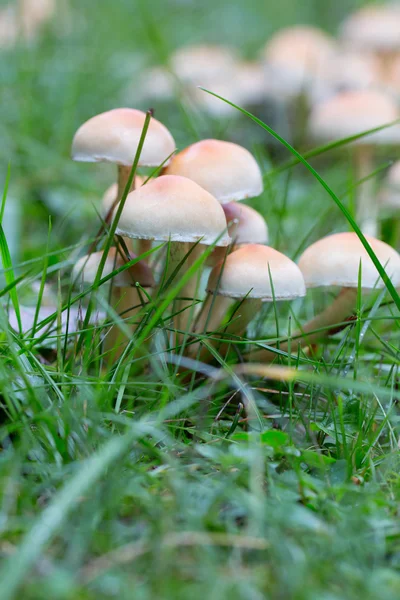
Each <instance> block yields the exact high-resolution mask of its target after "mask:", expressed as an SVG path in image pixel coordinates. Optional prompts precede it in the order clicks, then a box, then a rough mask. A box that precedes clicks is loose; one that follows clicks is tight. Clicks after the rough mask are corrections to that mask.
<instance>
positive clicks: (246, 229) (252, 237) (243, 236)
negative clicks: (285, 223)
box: [222, 202, 268, 244]
mask: <svg viewBox="0 0 400 600" xmlns="http://www.w3.org/2000/svg"><path fill="white" fill-rule="evenodd" d="M222 208H223V210H224V213H225V217H226V221H227V223H228V225H229V224H230V223H231V225H230V226H229V235H230V236H231V238H232V240H233V242H234V243H235V244H267V243H268V227H267V224H266V222H265V219H264V217H263V216H262V215H260V213H259V212H257V211H256V210H254V208H251V207H250V206H247V205H246V204H241V203H239V202H228V203H227V204H223V205H222Z"/></svg>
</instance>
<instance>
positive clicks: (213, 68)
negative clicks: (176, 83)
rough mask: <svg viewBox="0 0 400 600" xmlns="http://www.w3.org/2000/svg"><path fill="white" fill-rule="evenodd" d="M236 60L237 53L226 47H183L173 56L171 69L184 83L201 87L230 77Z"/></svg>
mask: <svg viewBox="0 0 400 600" xmlns="http://www.w3.org/2000/svg"><path fill="white" fill-rule="evenodd" d="M236 60H237V59H236V55H235V52H234V51H233V50H232V49H231V48H227V47H224V46H217V45H205V44H204V45H201V44H200V45H193V46H183V47H181V48H178V50H176V51H175V52H174V53H173V55H172V56H171V68H172V71H173V72H174V73H175V74H176V75H177V77H178V78H179V79H181V80H182V81H184V82H187V83H193V84H195V85H201V84H204V83H207V82H210V81H218V79H219V78H220V77H225V76H226V75H228V73H230V72H231V71H233V70H234V68H235V64H236Z"/></svg>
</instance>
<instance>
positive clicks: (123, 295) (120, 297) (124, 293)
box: [104, 286, 142, 364]
mask: <svg viewBox="0 0 400 600" xmlns="http://www.w3.org/2000/svg"><path fill="white" fill-rule="evenodd" d="M111 305H112V307H113V308H114V310H115V311H116V312H118V314H119V315H121V318H122V319H124V321H126V320H128V319H130V320H132V318H133V317H135V316H136V315H137V314H138V313H139V312H140V310H141V308H142V302H141V298H140V294H139V291H138V289H137V288H136V287H134V286H132V287H117V286H113V289H112V298H111ZM128 327H129V329H130V331H132V333H133V332H134V331H135V328H136V325H135V324H134V323H129V325H128ZM128 342H129V339H127V337H126V335H125V334H124V333H123V332H122V331H121V330H120V329H119V327H118V325H115V324H113V325H112V326H111V327H110V329H109V330H108V332H107V334H106V336H105V339H104V353H105V355H106V358H105V360H106V362H107V363H108V364H113V363H114V362H115V361H117V360H118V359H119V358H120V357H121V355H122V353H123V352H124V350H125V348H126V346H127V344H128Z"/></svg>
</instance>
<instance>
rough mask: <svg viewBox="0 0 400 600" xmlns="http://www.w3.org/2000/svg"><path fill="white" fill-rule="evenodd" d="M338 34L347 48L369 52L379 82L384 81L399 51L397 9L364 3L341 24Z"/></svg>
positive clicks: (399, 37)
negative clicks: (375, 63)
mask: <svg viewBox="0 0 400 600" xmlns="http://www.w3.org/2000/svg"><path fill="white" fill-rule="evenodd" d="M339 35H340V38H341V40H342V41H343V42H344V43H345V44H346V45H347V46H348V47H349V48H352V49H355V50H359V51H361V52H366V53H373V54H374V55H375V56H376V57H377V58H378V59H379V64H380V71H381V77H382V79H383V80H384V81H388V78H389V77H390V71H391V67H392V63H393V60H394V59H395V58H396V57H397V56H398V54H399V52H400V6H399V5H398V4H395V3H393V4H368V5H367V6H364V7H363V8H361V9H360V10H358V11H356V12H355V13H353V14H351V15H350V16H349V17H348V18H347V19H345V20H344V21H343V23H342V26H341V28H340V32H339Z"/></svg>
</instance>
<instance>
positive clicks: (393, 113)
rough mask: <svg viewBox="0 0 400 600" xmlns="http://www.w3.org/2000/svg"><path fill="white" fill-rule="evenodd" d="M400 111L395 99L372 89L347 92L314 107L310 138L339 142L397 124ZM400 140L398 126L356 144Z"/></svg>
mask: <svg viewBox="0 0 400 600" xmlns="http://www.w3.org/2000/svg"><path fill="white" fill-rule="evenodd" d="M399 116H400V115H399V111H398V109H397V106H396V103H395V101H394V100H392V98H391V97H390V96H388V95H386V94H384V93H383V92H378V91H373V90H358V91H348V92H342V93H340V94H337V95H336V96H334V97H333V98H330V99H329V100H326V101H325V102H322V103H321V104H318V105H316V106H315V107H314V109H313V110H312V112H311V115H310V120H309V129H310V133H311V135H312V136H313V137H314V138H316V139H321V140H336V139H337V140H338V139H341V138H346V137H351V136H353V135H357V134H359V133H363V132H365V131H369V130H370V129H375V128H377V127H381V126H382V125H387V124H389V123H392V122H394V121H396V120H397V119H398V118H399ZM396 141H397V143H398V142H399V141H400V126H399V125H398V124H396V125H393V126H391V127H387V128H386V129H382V130H381V131H378V132H376V133H373V134H371V135H367V136H364V137H361V138H359V139H358V140H356V141H355V142H354V143H356V144H364V145H371V144H391V143H396Z"/></svg>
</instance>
